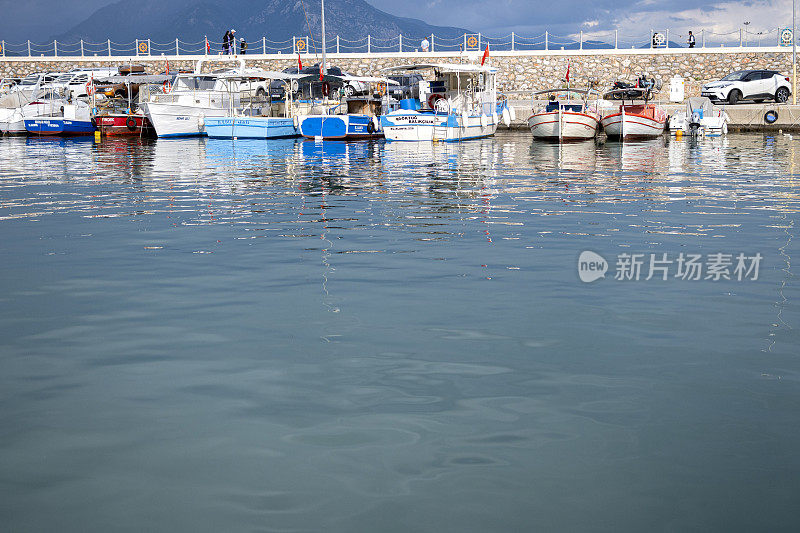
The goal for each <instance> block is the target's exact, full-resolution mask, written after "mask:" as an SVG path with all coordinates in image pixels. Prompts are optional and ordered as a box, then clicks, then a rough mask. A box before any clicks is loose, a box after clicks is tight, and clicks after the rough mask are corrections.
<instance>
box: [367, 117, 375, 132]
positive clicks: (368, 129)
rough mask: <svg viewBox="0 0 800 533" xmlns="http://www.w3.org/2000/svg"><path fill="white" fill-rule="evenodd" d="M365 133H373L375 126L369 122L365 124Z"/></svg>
mask: <svg viewBox="0 0 800 533" xmlns="http://www.w3.org/2000/svg"><path fill="white" fill-rule="evenodd" d="M367 133H370V134H371V133H375V124H373V122H372V121H371V120H370V121H369V122H367Z"/></svg>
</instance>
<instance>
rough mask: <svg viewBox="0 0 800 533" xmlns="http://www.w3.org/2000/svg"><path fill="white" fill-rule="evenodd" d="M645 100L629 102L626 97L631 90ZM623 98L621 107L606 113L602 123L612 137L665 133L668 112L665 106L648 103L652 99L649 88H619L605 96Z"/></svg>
mask: <svg viewBox="0 0 800 533" xmlns="http://www.w3.org/2000/svg"><path fill="white" fill-rule="evenodd" d="M632 91H634V92H636V94H637V95H638V96H639V97H640V98H641V99H643V100H644V103H633V102H631V103H628V104H626V103H625V101H624V98H626V97H628V95H630V94H631V92H632ZM620 96H621V97H622V98H623V101H622V103H621V104H620V105H619V108H617V109H616V110H614V111H612V112H611V113H609V114H607V115H605V116H604V117H603V118H602V119H601V120H600V124H601V125H602V126H603V131H605V132H606V135H608V136H609V137H610V138H614V139H622V140H625V139H652V138H654V137H658V136H660V135H662V134H663V133H664V129H665V127H666V122H667V112H666V110H664V108H663V107H661V106H659V105H656V104H651V103H648V101H649V99H650V90H649V89H646V88H645V89H638V90H634V89H630V88H629V89H618V90H614V91H609V92H607V93H606V94H605V95H604V96H603V97H604V98H606V99H614V100H616V99H618V98H620Z"/></svg>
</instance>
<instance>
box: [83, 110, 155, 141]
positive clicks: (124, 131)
mask: <svg viewBox="0 0 800 533" xmlns="http://www.w3.org/2000/svg"><path fill="white" fill-rule="evenodd" d="M95 122H96V124H97V129H98V130H99V131H100V134H101V135H103V136H118V135H135V136H141V135H149V134H150V133H155V131H154V130H153V126H152V125H151V124H150V121H149V120H147V117H145V116H144V115H142V114H137V113H109V114H106V115H97V116H96V117H95Z"/></svg>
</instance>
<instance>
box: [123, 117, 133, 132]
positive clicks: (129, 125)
mask: <svg viewBox="0 0 800 533" xmlns="http://www.w3.org/2000/svg"><path fill="white" fill-rule="evenodd" d="M125 125H126V126H128V129H129V130H130V131H136V119H135V118H133V117H128V119H127V120H126V121H125Z"/></svg>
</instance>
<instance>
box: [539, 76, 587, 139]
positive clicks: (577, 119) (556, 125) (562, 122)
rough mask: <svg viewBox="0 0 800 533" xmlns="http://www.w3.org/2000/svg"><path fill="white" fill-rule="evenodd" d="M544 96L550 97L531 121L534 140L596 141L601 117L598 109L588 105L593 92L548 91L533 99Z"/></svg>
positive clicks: (575, 90) (567, 89)
mask: <svg viewBox="0 0 800 533" xmlns="http://www.w3.org/2000/svg"><path fill="white" fill-rule="evenodd" d="M541 95H547V96H548V101H547V103H546V104H543V105H540V106H539V108H538V109H537V110H536V111H535V112H534V113H533V114H532V115H531V116H530V117H529V118H528V127H529V128H530V129H531V133H533V136H534V138H536V139H543V140H550V141H559V142H560V141H576V140H585V139H593V138H594V137H595V136H596V135H597V130H598V129H599V127H600V114H599V113H598V112H597V106H596V105H595V104H590V103H589V101H588V98H589V95H590V91H588V90H580V89H569V88H561V89H546V90H544V91H538V92H536V93H534V98H535V97H536V96H541ZM574 97H578V98H574Z"/></svg>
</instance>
